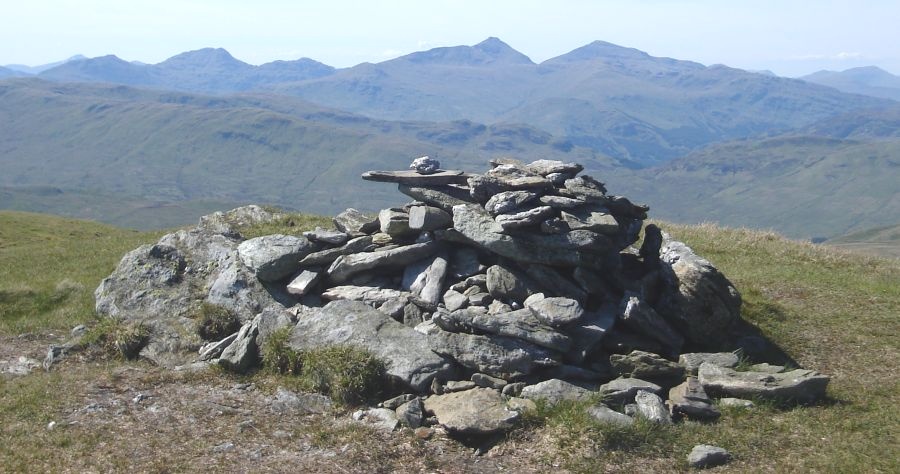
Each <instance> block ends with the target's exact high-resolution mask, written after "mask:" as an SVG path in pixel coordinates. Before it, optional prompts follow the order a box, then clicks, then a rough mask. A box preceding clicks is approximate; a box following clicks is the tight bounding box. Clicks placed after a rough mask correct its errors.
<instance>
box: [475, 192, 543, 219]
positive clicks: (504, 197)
mask: <svg viewBox="0 0 900 474" xmlns="http://www.w3.org/2000/svg"><path fill="white" fill-rule="evenodd" d="M537 197H538V194H537V193H535V192H531V191H505V192H502V193H497V194H495V195H493V196H491V198H490V199H488V201H487V203H486V204H485V205H484V208H485V210H487V211H488V212H490V213H491V215H494V216H496V215H497V214H506V213H510V212H514V211H515V210H517V209H519V208H520V207H522V206H523V205H524V204H526V203H528V202H531V201H533V200H534V199H535V198H537Z"/></svg>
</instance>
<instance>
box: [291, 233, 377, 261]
mask: <svg viewBox="0 0 900 474" xmlns="http://www.w3.org/2000/svg"><path fill="white" fill-rule="evenodd" d="M372 250H375V245H374V243H373V239H372V236H371V235H363V236H360V237H356V238H353V239H350V240H349V241H348V242H347V243H346V244H344V245H343V246H341V247H337V248H332V249H325V250H319V251H318V252H313V253H311V254H309V255H307V256H305V257H303V259H301V260H300V266H301V267H312V266H316V265H328V264H330V263H331V262H333V261H334V260H335V259H336V258H338V257H340V256H341V255H349V254H351V253H360V252H370V251H372Z"/></svg>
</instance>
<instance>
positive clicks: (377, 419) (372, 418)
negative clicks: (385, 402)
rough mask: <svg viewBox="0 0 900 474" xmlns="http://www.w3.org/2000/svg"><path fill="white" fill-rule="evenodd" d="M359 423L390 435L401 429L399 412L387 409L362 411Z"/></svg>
mask: <svg viewBox="0 0 900 474" xmlns="http://www.w3.org/2000/svg"><path fill="white" fill-rule="evenodd" d="M354 418H356V417H354ZM359 421H363V422H365V423H366V424H369V425H372V427H373V428H375V429H376V430H379V431H385V432H388V433H390V432H392V431H394V430H396V429H397V428H399V427H400V420H399V419H398V418H397V412H395V411H394V410H388V409H387V408H369V409H366V410H362V414H361V416H359Z"/></svg>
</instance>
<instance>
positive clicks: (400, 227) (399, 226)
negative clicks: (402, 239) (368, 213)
mask: <svg viewBox="0 0 900 474" xmlns="http://www.w3.org/2000/svg"><path fill="white" fill-rule="evenodd" d="M378 223H379V226H380V229H381V232H383V233H385V234H388V235H390V236H391V237H394V236H402V235H404V234H410V233H412V232H415V231H414V230H412V229H410V228H409V213H407V212H405V211H402V210H398V209H382V210H381V212H379V213H378Z"/></svg>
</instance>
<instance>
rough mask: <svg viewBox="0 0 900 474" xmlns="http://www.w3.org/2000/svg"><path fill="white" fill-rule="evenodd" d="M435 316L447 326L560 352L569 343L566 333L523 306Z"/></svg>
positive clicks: (568, 346) (437, 321)
mask: <svg viewBox="0 0 900 474" xmlns="http://www.w3.org/2000/svg"><path fill="white" fill-rule="evenodd" d="M435 319H436V321H435V322H436V323H437V324H438V325H442V324H444V323H445V322H446V323H449V324H447V326H448V327H464V328H469V329H477V330H480V331H484V332H487V333H490V334H496V335H498V336H507V337H513V338H516V339H521V340H523V341H527V342H531V343H533V344H537V345H539V346H541V347H546V348H548V349H553V350H556V351H560V352H566V351H567V350H569V348H570V347H571V345H572V341H571V339H570V338H569V336H566V335H565V334H563V333H561V332H559V331H556V330H555V329H553V328H552V327H550V326H547V325H546V324H542V323H541V322H540V321H538V320H537V318H535V317H534V315H532V314H531V311H529V310H527V309H520V310H517V311H511V312H508V313H500V314H482V313H477V312H474V311H468V310H465V309H463V310H459V311H454V312H452V313H450V314H440V315H436V316H435Z"/></svg>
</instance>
